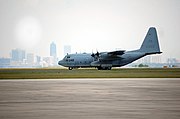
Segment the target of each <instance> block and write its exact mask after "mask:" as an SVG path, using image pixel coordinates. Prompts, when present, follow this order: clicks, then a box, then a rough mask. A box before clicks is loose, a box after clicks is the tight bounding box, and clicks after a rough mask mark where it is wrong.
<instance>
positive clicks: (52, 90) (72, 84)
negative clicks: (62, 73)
mask: <svg viewBox="0 0 180 119" xmlns="http://www.w3.org/2000/svg"><path fill="white" fill-rule="evenodd" d="M120 118H122V119H180V79H108V80H107V79H105V80H102V79H97V80H95V79H93V80H91V79H90V80H87V79H79V80H77V79H75V80H69V79H68V80H61V79H60V80H8V81H5V80H1V81H0V119H120Z"/></svg>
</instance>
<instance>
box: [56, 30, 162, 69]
mask: <svg viewBox="0 0 180 119" xmlns="http://www.w3.org/2000/svg"><path fill="white" fill-rule="evenodd" d="M160 53H162V52H161V51H160V47H159V42H158V37H157V32H156V29H155V28H154V27H151V28H149V30H148V33H147V34H146V37H145V39H144V41H143V43H142V45H141V47H140V49H138V50H133V51H125V50H117V51H112V52H97V53H80V54H77V53H76V54H67V55H66V56H65V57H64V58H63V59H62V60H60V61H59V62H58V64H59V65H62V66H64V67H69V70H72V69H73V68H80V67H82V68H83V67H84V68H85V67H95V68H97V69H98V70H111V68H112V67H121V66H124V65H127V64H129V63H132V62H133V61H135V60H137V59H140V58H142V57H144V56H146V55H151V54H160Z"/></svg>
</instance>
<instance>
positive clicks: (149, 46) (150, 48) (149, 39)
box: [139, 27, 162, 55]
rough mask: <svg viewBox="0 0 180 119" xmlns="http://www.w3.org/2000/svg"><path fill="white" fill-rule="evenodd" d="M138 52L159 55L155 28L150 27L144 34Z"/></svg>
mask: <svg viewBox="0 0 180 119" xmlns="http://www.w3.org/2000/svg"><path fill="white" fill-rule="evenodd" d="M139 51H140V52H144V53H146V54H147V55H148V54H160V53H162V52H160V48H159V42H158V37H157V32H156V28H154V27H151V28H149V30H148V33H147V34H146V37H145V39H144V41H143V43H142V45H141V48H140V49H139Z"/></svg>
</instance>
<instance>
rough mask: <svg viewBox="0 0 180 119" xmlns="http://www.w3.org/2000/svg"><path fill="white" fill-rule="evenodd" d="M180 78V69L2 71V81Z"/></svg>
mask: <svg viewBox="0 0 180 119" xmlns="http://www.w3.org/2000/svg"><path fill="white" fill-rule="evenodd" d="M63 78H180V68H118V69H112V70H96V69H73V70H71V71H70V70H67V69H59V68H29V69H0V79H63Z"/></svg>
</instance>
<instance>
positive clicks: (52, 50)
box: [50, 42, 57, 58]
mask: <svg viewBox="0 0 180 119" xmlns="http://www.w3.org/2000/svg"><path fill="white" fill-rule="evenodd" d="M50 56H53V57H54V58H56V57H57V56H56V44H55V43H54V42H52V43H51V44H50Z"/></svg>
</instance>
